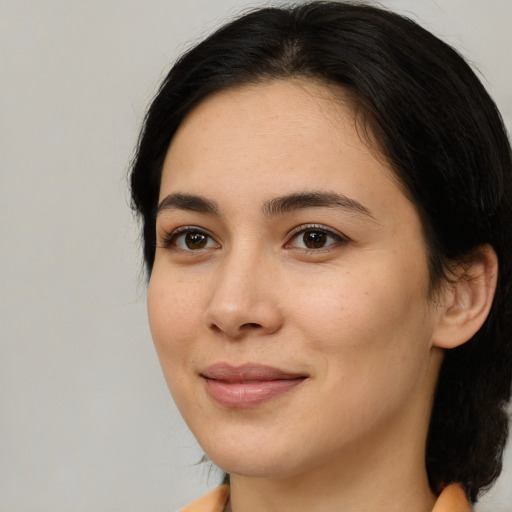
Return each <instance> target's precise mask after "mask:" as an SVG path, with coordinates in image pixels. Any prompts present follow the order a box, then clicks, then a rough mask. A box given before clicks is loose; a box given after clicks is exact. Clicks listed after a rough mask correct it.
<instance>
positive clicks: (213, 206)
mask: <svg viewBox="0 0 512 512" xmlns="http://www.w3.org/2000/svg"><path fill="white" fill-rule="evenodd" d="M131 184H132V198H133V204H134V208H135V209H136V211H137V212H138V213H139V214H140V215H141V217H142V221H143V238H144V255H145V261H146V265H147V269H148V272H149V277H150V279H149V288H148V311H149V321H150V327H151V331H152V335H153V339H154V342H155V346H156V348H157V352H158V355H159V358H160V362H161V365H162V368H163V371H164V374H165V377H166V379H167V382H168V385H169V388H170V390H171V393H172V395H173V397H174V399H175V401H176V403H177V405H178V408H179V409H180V411H181V413H182V415H183V416H184V418H185V420H186V422H187V424H188V425H189V427H190V429H191V430H192V432H193V433H194V435H195V436H196V438H197V440H198V442H199V444H200V445H201V446H202V448H203V449H204V451H205V453H206V455H207V456H208V457H209V458H210V459H211V460H212V461H213V462H214V463H215V464H217V465H218V466H219V467H220V468H222V469H223V470H224V471H225V472H226V473H227V475H229V476H227V477H226V483H225V484H224V485H223V486H221V487H220V488H218V489H216V490H215V491H213V492H212V493H210V494H209V495H208V496H206V497H204V498H203V499H202V500H200V501H198V502H197V503H196V504H193V505H191V506H190V508H186V509H185V510H190V511H192V510H202V511H208V512H209V511H221V510H226V511H229V510H231V511H233V512H246V511H253V510H258V511H265V510H280V511H288V510H290V511H291V510H293V511H302V510H304V511H306V510H315V511H319V512H321V511H324V510H325V511H327V510H329V511H331V510H341V509H342V510H344V511H356V510H363V509H364V510H365V511H370V512H371V511H377V510H378V511H379V512H385V511H388V510H389V511H391V510H393V511H395V512H396V511H402V510H404V511H405V510H407V511H411V510H415V511H418V512H420V511H421V512H423V511H424V512H426V511H431V510H435V512H442V511H445V510H446V511H450V512H457V511H466V510H470V503H474V502H476V500H477V498H478V495H479V493H480V492H481V491H482V490H483V489H485V488H487V487H488V486H489V485H491V484H492V482H493V481H494V480H495V479H496V478H497V476H498V475H499V472H500V469H501V454H502V451H503V447H504V444H505V442H506V438H507V424H508V423H507V416H506V414H505V406H506V404H507V402H508V400H509V399H510V388H511V375H512V342H511V330H512V325H511V306H512V300H511V282H512V274H511V273H512V268H511V261H512V258H511V256H512V255H511V254H510V253H511V249H512V240H511V236H512V204H511V202H512V191H511V186H512V163H511V154H510V146H509V143H508V140H507V136H506V132H505V130H504V127H503V125H502V122H501V118H500V115H499V113H498V112H497V110H496V107H495V105H494V103H493V102H492V100H491V99H490V98H489V96H488V94H487V93H486V91H485V90H484V88H483V86H482V85H481V84H480V82H479V81H478V79H477V78H476V77H475V75H474V73H473V72H472V71H471V69H470V68H469V66H468V65H467V64H466V63H465V62H464V60H463V59H462V58H461V57H460V56H459V55H458V54H457V53H456V52H455V51H454V50H453V49H451V48H450V47H448V46H447V45H446V44H444V43H442V42H441V41H439V40H438V39H436V38H435V37H434V36H432V35H431V34H430V33H428V32H426V31H425V30H423V29H422V28H420V27H419V26H417V25H416V24H415V23H413V22H412V21H410V20H408V19H405V18H402V17H400V16H398V15H396V14H393V13H390V12H387V11H384V10H381V9H378V8H375V7H371V6H364V5H353V4H350V3H334V2H313V3H308V4H302V5H298V6H295V7H290V8H282V9H281V8H266V9H260V10H257V11H254V12H252V13H249V14H247V15H245V16H243V17H241V18H239V19H238V20H235V21H234V22H232V23H230V24H229V25H226V26H225V27H223V28H221V29H220V30H218V31H217V32H216V33H215V34H213V35H212V36H210V37H209V38H207V39H206V40H205V41H204V42H202V43H200V44H198V45H197V46H196V47H195V48H193V49H192V50H190V51H189V52H188V53H186V54H185V55H184V56H183V57H182V58H181V59H180V60H179V61H178V62H177V63H176V65H175V66H174V68H173V69H172V70H171V72H170V73H169V75H168V76H167V78H166V79H165V81H164V83H163V84H162V86H161V89H160V91H159V92H158V94H157V96H156V98H155V99H154V101H153V103H152V105H151V107H150V109H149V111H148V114H147V117H146V120H145V125H144V128H143V131H142V134H141V138H140V142H139V147H138V151H137V154H136V157H135V160H134V164H133V169H132V176H131Z"/></svg>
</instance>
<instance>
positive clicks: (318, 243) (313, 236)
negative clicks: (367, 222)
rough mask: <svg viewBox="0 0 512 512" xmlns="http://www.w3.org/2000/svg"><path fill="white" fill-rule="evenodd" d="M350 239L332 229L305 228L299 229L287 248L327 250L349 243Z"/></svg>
mask: <svg viewBox="0 0 512 512" xmlns="http://www.w3.org/2000/svg"><path fill="white" fill-rule="evenodd" d="M347 241H348V239H347V238H345V237H344V236H343V235H341V234H339V233H335V232H333V231H331V230H330V229H327V228H323V227H317V226H313V225H311V226H304V228H303V229H300V226H299V227H298V228H297V230H296V232H295V235H294V236H293V237H292V239H291V240H290V242H289V243H288V244H287V247H295V248H297V249H303V250H318V249H326V248H328V247H329V246H331V245H335V244H338V243H344V242H347Z"/></svg>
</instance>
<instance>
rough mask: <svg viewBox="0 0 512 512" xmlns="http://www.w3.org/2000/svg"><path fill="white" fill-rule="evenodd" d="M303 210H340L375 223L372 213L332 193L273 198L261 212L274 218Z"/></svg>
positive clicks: (307, 193) (364, 207)
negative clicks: (361, 216)
mask: <svg viewBox="0 0 512 512" xmlns="http://www.w3.org/2000/svg"><path fill="white" fill-rule="evenodd" d="M305 208H340V209H342V210H345V211H347V212H349V213H356V214H359V215H363V216H365V217H368V218H369V219H371V220H374V221H375V217H374V215H373V213H372V212H371V211H370V210H369V209H368V208H366V206H363V205H362V204H361V203H360V202H358V201H356V200H355V199H351V198H350V197H347V196H345V195H343V194H336V193H334V192H297V193H294V194H289V195H285V196H280V197H275V198H274V199H270V200H269V201H267V202H266V203H265V204H264V205H263V207H262V211H263V213H264V214H265V215H266V216H269V217H274V216H276V215H282V214H284V213H290V212H294V211H297V210H302V209H305Z"/></svg>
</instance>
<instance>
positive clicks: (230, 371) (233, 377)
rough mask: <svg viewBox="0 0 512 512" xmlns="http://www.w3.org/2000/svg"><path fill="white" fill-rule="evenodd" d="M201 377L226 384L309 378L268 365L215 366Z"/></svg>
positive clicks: (202, 373)
mask: <svg viewBox="0 0 512 512" xmlns="http://www.w3.org/2000/svg"><path fill="white" fill-rule="evenodd" d="M201 375H202V376H203V377H206V378H207V379H213V380H221V381H225V382H245V381H270V380H290V379H300V378H306V377H307V375H304V374H303V373H295V372H289V371H286V370H281V369H279V368H274V367H272V366H267V365H261V364H243V365H240V366H232V365H230V364H227V363H217V364H213V365H211V366H209V367H208V368H206V369H205V370H204V371H202V372H201Z"/></svg>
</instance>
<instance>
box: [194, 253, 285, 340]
mask: <svg viewBox="0 0 512 512" xmlns="http://www.w3.org/2000/svg"><path fill="white" fill-rule="evenodd" d="M277 272H278V270H277V268H276V267H275V266H274V265H272V264H271V262H269V261H266V260H265V259H264V258H263V257H261V256H256V257H251V256H250V255H247V254H245V255H240V254H234V253H233V254H232V255H231V256H230V257H229V258H227V259H226V260H225V261H224V262H223V264H222V266H221V268H217V271H216V276H215V277H216V278H215V279H214V282H213V284H212V292H211V297H210V301H209V303H208V306H207V308H206V311H205V315H204V321H205V325H206V327H207V329H209V330H211V331H213V332H215V333H217V334H222V335H224V336H226V337H228V338H230V339H240V338H243V337H245V336H247V335H249V334H251V335H265V334H274V333H275V332H277V331H279V329H280V328H281V326H282V322H283V315H282V311H281V307H280V304H279V301H278V289H277V287H276V282H277V278H278V275H277Z"/></svg>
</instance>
